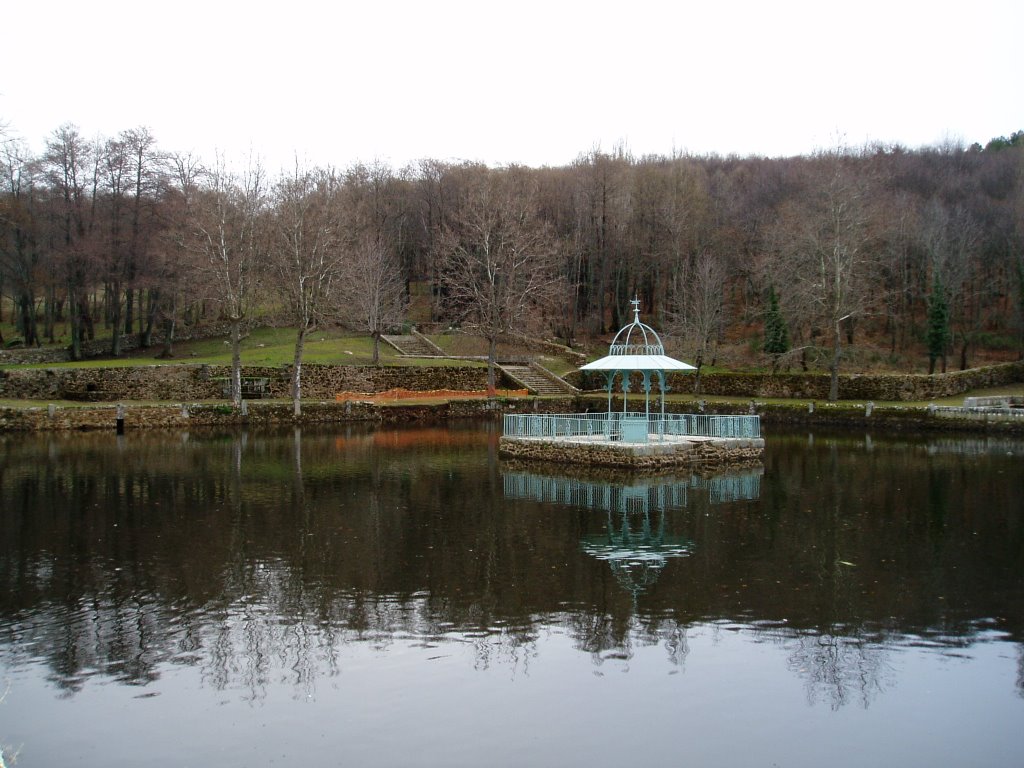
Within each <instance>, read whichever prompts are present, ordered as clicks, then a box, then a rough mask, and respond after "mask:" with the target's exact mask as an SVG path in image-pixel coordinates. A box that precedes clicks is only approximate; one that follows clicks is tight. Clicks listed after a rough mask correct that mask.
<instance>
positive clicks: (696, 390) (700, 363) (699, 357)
mask: <svg viewBox="0 0 1024 768" xmlns="http://www.w3.org/2000/svg"><path fill="white" fill-rule="evenodd" d="M696 362H697V373H696V375H695V376H694V379H693V394H695V395H699V394H700V370H701V368H702V367H703V365H704V353H703V352H698V353H697V360H696Z"/></svg>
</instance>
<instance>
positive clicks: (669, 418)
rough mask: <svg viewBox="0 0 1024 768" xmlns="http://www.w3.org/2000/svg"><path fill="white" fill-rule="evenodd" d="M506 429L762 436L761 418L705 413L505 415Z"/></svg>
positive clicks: (543, 433) (639, 438)
mask: <svg viewBox="0 0 1024 768" xmlns="http://www.w3.org/2000/svg"><path fill="white" fill-rule="evenodd" d="M645 427H646V428H645ZM503 428H504V434H505V436H506V437H543V438H552V437H591V438H595V439H605V440H623V441H624V442H647V441H648V440H652V439H654V440H656V439H659V438H662V437H665V436H678V437H686V436H692V437H738V438H754V437H760V436H761V420H760V417H758V416H746V415H743V416H717V415H710V414H704V413H667V414H664V415H661V414H650V415H649V416H648V415H645V414H643V413H616V412H612V413H573V414H557V415H554V414H506V415H505V418H504V424H503Z"/></svg>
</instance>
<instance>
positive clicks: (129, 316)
mask: <svg viewBox="0 0 1024 768" xmlns="http://www.w3.org/2000/svg"><path fill="white" fill-rule="evenodd" d="M118 288H120V286H118ZM114 297H115V300H116V301H117V302H118V304H120V301H121V298H120V294H118V293H114ZM140 308H141V307H140ZM134 320H135V292H134V291H132V289H131V288H129V289H128V290H126V291H125V292H124V332H125V333H126V334H129V333H131V332H132V331H134V330H135V329H134V328H133V327H132V325H133V323H134ZM117 325H118V324H117V321H116V320H115V322H114V328H115V329H116V328H117Z"/></svg>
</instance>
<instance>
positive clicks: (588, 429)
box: [500, 299, 764, 469]
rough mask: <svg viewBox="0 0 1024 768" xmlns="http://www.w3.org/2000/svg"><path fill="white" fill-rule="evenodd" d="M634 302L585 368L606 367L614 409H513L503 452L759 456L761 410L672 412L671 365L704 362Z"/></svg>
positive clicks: (611, 457)
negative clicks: (676, 345)
mask: <svg viewBox="0 0 1024 768" xmlns="http://www.w3.org/2000/svg"><path fill="white" fill-rule="evenodd" d="M631 303H632V305H633V322H632V323H630V324H629V325H627V326H625V327H623V328H622V329H621V330H620V331H619V332H618V333H617V334H616V335H615V338H614V339H613V340H612V343H611V346H610V348H609V350H608V354H607V355H605V356H604V357H602V358H601V359H600V360H595V361H594V362H592V363H588V364H587V365H584V366H582V367H581V368H580V370H581V371H585V372H591V371H593V372H599V373H601V374H603V375H604V380H605V387H604V388H605V390H606V391H607V393H608V410H607V413H604V412H596V413H595V412H589V410H588V412H586V413H566V414H547V413H545V414H540V413H534V414H515V413H506V414H505V415H504V419H503V421H504V430H503V434H502V437H501V441H500V451H501V453H502V455H503V456H506V457H509V458H530V459H535V460H549V461H560V462H571V463H579V464H593V465H603V466H616V467H633V468H648V469H651V468H660V467H666V466H682V465H692V464H698V463H702V462H705V461H714V462H722V461H733V460H736V461H743V460H749V459H756V458H759V457H760V456H761V453H762V451H763V449H764V441H763V440H762V439H761V436H760V435H761V427H760V420H759V418H758V416H756V415H754V414H751V415H717V414H716V415H712V414H704V413H696V414H694V413H670V414H666V413H665V393H666V392H668V390H669V386H668V380H667V373H668V372H670V371H693V370H696V368H695V367H694V366H692V365H690V364H689V363H684V362H682V361H681V360H676V359H675V358H672V357H669V356H668V355H666V354H665V346H664V344H662V341H661V338H660V337H659V336H658V334H657V333H656V332H655V331H654V329H653V328H651V327H650V326H648V325H645V324H644V323H642V322H640V301H639V300H638V299H633V301H632V302H631ZM636 372H639V373H640V374H641V376H642V377H643V378H642V382H641V384H640V387H641V388H642V389H643V392H644V408H643V410H638V411H636V412H630V410H629V391H630V387H631V385H632V383H631V381H630V376H631V375H632V374H633V373H636ZM616 377H618V378H619V379H620V382H621V384H620V386H621V390H622V394H623V400H622V410H621V411H618V410H615V411H613V409H612V408H613V402H612V395H613V392H614V390H615V379H616ZM655 381H657V383H658V390H659V392H660V395H661V398H660V399H661V407H660V411H661V412H660V413H651V389H652V388H653V386H654V382H655ZM652 438H654V439H656V441H657V446H655V445H654V444H652V443H651V440H652Z"/></svg>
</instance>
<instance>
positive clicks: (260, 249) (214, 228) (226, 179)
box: [192, 155, 267, 406]
mask: <svg viewBox="0 0 1024 768" xmlns="http://www.w3.org/2000/svg"><path fill="white" fill-rule="evenodd" d="M206 181H207V184H206V186H205V189H204V190H203V191H202V193H201V194H200V195H198V196H197V200H196V205H195V206H193V209H192V229H193V235H194V237H193V241H192V242H193V247H194V248H195V249H196V251H197V255H198V258H197V273H198V274H197V276H198V277H199V283H198V284H199V285H200V286H202V287H203V288H204V289H205V290H206V291H207V292H208V296H207V298H209V299H210V300H212V301H214V302H216V303H217V304H219V305H220V307H221V313H222V315H223V316H224V318H225V319H226V320H227V321H228V322H229V324H230V326H231V399H232V401H233V402H234V404H235V405H236V406H240V405H241V402H242V353H241V334H242V322H243V321H244V320H245V319H246V318H247V317H248V315H249V311H250V310H251V308H252V305H253V303H254V301H255V300H256V297H257V292H258V290H259V288H260V286H261V278H262V274H261V271H260V269H261V267H262V266H263V265H262V260H263V256H264V255H265V253H266V250H267V242H266V204H267V190H266V187H265V184H266V182H265V178H264V173H263V169H262V167H261V166H260V164H259V163H258V162H255V161H254V160H252V159H250V162H249V165H248V167H247V168H246V170H245V172H244V173H242V174H240V175H236V174H234V173H231V172H230V171H229V170H228V168H227V165H226V163H225V160H224V157H223V156H222V155H220V156H218V158H217V163H216V165H215V166H214V168H213V169H212V170H211V171H210V173H209V174H208V176H207V179H206Z"/></svg>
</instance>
